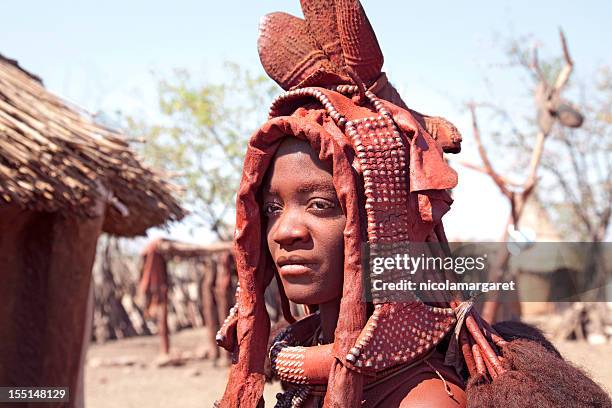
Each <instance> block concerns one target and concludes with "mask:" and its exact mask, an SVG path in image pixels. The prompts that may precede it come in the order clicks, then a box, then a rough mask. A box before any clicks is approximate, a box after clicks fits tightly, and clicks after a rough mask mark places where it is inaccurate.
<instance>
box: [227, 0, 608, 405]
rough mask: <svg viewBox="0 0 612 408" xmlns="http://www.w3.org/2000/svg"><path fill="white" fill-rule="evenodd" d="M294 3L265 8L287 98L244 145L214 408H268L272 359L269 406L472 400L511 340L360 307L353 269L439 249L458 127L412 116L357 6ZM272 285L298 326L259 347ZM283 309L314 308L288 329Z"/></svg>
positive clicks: (465, 307)
mask: <svg viewBox="0 0 612 408" xmlns="http://www.w3.org/2000/svg"><path fill="white" fill-rule="evenodd" d="M302 7H303V10H304V15H305V17H306V20H301V19H297V18H295V17H292V16H289V15H286V14H279V13H277V14H273V15H271V16H269V17H268V18H266V19H264V21H263V27H262V32H261V35H260V43H259V46H260V56H261V59H262V62H263V64H264V67H265V68H266V70H267V72H268V73H269V74H270V75H271V77H272V78H273V79H275V80H276V81H277V82H278V83H279V84H280V85H281V86H282V87H283V88H284V89H293V90H291V91H290V92H287V93H285V94H283V95H281V96H280V97H279V98H277V100H275V102H274V103H273V105H272V108H271V110H270V120H269V121H268V122H267V123H265V124H264V125H263V126H262V127H261V128H260V129H259V130H258V131H257V132H256V133H255V134H254V135H253V137H252V138H251V140H250V142H249V145H248V148H247V154H246V158H245V163H244V170H243V178H242V181H241V185H240V189H239V191H238V197H237V220H236V231H235V248H234V249H235V257H236V263H237V270H238V275H239V282H240V291H239V294H238V299H237V305H236V306H235V307H234V308H233V309H232V312H231V313H230V316H229V317H228V319H227V320H226V322H225V324H224V326H223V328H222V330H221V331H220V332H219V335H218V338H217V340H218V342H219V344H221V345H222V346H224V347H225V348H227V349H228V350H231V351H233V352H234V361H233V366H232V369H231V372H230V377H229V380H228V385H227V388H226V390H225V394H224V396H223V399H222V400H221V401H220V406H223V407H237V406H240V407H256V406H261V405H263V399H262V391H263V386H264V382H265V378H264V361H265V359H266V356H267V355H269V357H270V360H271V364H272V366H273V370H274V372H275V374H276V375H277V376H278V377H279V378H280V379H281V380H282V381H283V385H284V387H285V389H286V391H285V392H284V393H281V394H279V395H278V396H277V399H278V401H277V406H278V407H289V406H296V407H297V406H309V407H316V406H321V405H323V406H326V407H357V406H365V407H375V406H377V407H400V406H419V407H462V406H466V399H470V398H471V397H470V389H468V393H467V395H466V393H465V392H464V389H465V387H466V385H465V384H466V380H467V379H468V377H469V380H470V383H469V386H470V387H471V389H472V390H475V389H476V388H478V387H479V386H481V385H488V384H489V382H490V381H491V380H498V381H499V379H503V378H505V377H507V376H504V374H506V373H507V372H511V371H512V369H513V366H512V365H509V364H508V362H510V363H513V360H511V359H510V357H511V354H508V355H504V356H505V357H506V359H500V358H499V355H500V354H503V351H504V350H510V348H509V345H508V343H507V342H506V341H505V340H504V339H502V338H501V336H499V335H497V333H496V332H495V331H494V330H492V329H491V328H490V327H489V326H488V325H486V323H484V322H482V321H481V320H480V319H479V318H478V315H477V314H475V313H474V311H473V310H472V309H471V304H470V303H469V302H458V301H451V302H448V303H445V304H437V305H436V306H434V305H428V304H425V303H423V302H421V301H419V300H418V299H417V298H413V299H409V300H406V299H404V300H403V302H395V301H394V300H393V299H389V298H376V299H374V300H373V302H371V303H370V302H365V301H364V299H363V293H364V285H363V274H364V272H365V271H364V270H362V262H363V260H364V259H366V256H365V255H366V254H365V253H364V250H365V247H364V244H365V243H368V244H370V246H371V248H374V250H383V251H384V250H385V248H388V247H393V248H397V247H398V246H399V247H401V246H402V245H405V244H406V243H410V242H425V241H427V242H436V243H442V244H443V243H445V242H446V238H445V236H444V230H443V227H442V223H441V218H442V216H443V215H444V213H446V212H447V211H448V209H449V208H450V203H451V201H452V200H451V199H450V196H449V194H448V192H447V190H448V189H451V188H453V187H454V186H455V185H456V182H457V176H456V173H455V172H454V171H453V170H452V169H451V168H450V167H448V165H447V164H446V163H445V161H444V159H443V156H442V152H443V150H444V151H448V152H456V151H458V150H459V148H460V146H459V143H460V137H459V135H458V132H457V131H456V129H455V128H454V127H453V126H452V125H451V124H449V123H448V122H446V121H445V120H443V119H441V118H429V117H427V116H424V115H420V114H418V113H416V112H414V111H410V110H408V109H407V108H406V107H405V104H403V102H402V101H401V99H400V98H399V95H397V92H395V90H394V89H393V88H392V87H391V86H390V85H389V84H388V82H387V81H386V80H385V77H384V74H382V73H381V72H380V68H381V67H382V54H380V52H379V48H378V44H377V43H376V39H375V36H374V35H373V32H372V31H371V27H370V25H369V23H368V21H367V18H366V17H365V14H364V13H363V10H362V9H361V6H360V4H359V2H358V1H355V0H353V1H348V0H336V1H333V0H328V1H303V2H302ZM366 87H367V88H369V90H367V91H366ZM389 101H394V103H395V104H393V103H390V102H389ZM443 246H444V245H442V247H443ZM275 277H276V279H277V280H279V281H280V283H281V285H279V289H280V292H281V299H282V301H283V302H282V303H283V313H284V316H285V318H286V319H287V320H288V321H289V322H290V323H292V324H290V326H289V327H288V328H287V329H286V330H283V331H281V332H280V333H279V334H278V335H277V336H276V337H275V339H274V340H273V342H272V346H271V347H270V348H268V345H267V343H268V337H269V331H270V322H269V318H268V316H267V313H266V310H265V303H264V290H265V288H266V286H267V285H268V284H269V282H270V281H271V280H272V279H274V278H275ZM289 300H292V301H294V302H296V303H301V304H305V305H307V306H308V309H309V311H310V314H309V315H308V316H307V317H306V318H304V319H301V320H299V321H297V322H295V319H294V317H293V316H292V315H291V312H290V309H289V302H288V301H289ZM555 358H556V357H555ZM489 391H490V390H489ZM480 404H481V405H479V406H482V403H480ZM509 406H511V405H509ZM602 406H603V405H602Z"/></svg>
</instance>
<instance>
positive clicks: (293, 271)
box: [278, 263, 314, 276]
mask: <svg viewBox="0 0 612 408" xmlns="http://www.w3.org/2000/svg"><path fill="white" fill-rule="evenodd" d="M313 266H314V264H312V263H299V264H298V263H293V264H292V263H288V264H284V265H281V266H279V268H278V271H279V273H280V274H282V275H283V276H299V275H304V274H307V273H310V272H312V269H313Z"/></svg>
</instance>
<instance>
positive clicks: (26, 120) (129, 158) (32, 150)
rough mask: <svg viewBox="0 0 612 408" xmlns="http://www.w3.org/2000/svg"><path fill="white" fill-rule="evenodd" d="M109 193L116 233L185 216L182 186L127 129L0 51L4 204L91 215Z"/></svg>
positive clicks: (111, 228) (137, 231) (107, 226)
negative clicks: (164, 174)
mask: <svg viewBox="0 0 612 408" xmlns="http://www.w3.org/2000/svg"><path fill="white" fill-rule="evenodd" d="M101 185H102V186H103V187H104V188H101ZM106 190H108V191H106ZM108 193H111V194H112V196H110V195H109V196H108V197H106V198H107V199H108V202H109V203H110V204H111V205H110V206H108V208H109V209H108V210H107V212H106V218H105V220H104V225H103V230H104V231H105V232H108V233H111V234H114V235H119V236H134V235H142V234H144V232H145V230H146V229H147V228H149V227H152V226H156V225H160V224H163V223H165V222H166V221H171V220H178V219H181V218H182V217H183V216H184V212H183V210H182V209H181V207H180V206H179V204H178V202H177V200H176V198H175V195H176V193H177V191H176V188H175V187H173V186H172V185H170V184H168V183H167V182H166V181H164V180H163V179H162V178H161V177H160V175H159V174H157V173H155V172H154V171H152V170H151V169H149V168H147V167H145V166H143V165H142V164H141V163H140V162H139V160H138V159H137V158H136V156H135V155H134V153H133V152H132V151H131V150H130V148H129V145H128V143H127V141H126V139H125V137H123V136H122V135H121V134H119V133H117V132H116V131H113V130H110V129H108V128H106V127H104V126H100V125H99V124H97V123H95V122H94V121H93V119H92V118H91V116H90V115H88V114H87V113H86V112H84V111H82V110H81V109H80V108H78V107H76V106H74V105H70V104H69V103H67V102H66V101H63V100H62V99H60V98H59V97H57V96H55V95H53V94H52V93H50V92H49V91H47V90H46V89H45V88H44V86H43V84H42V81H41V80H40V78H38V77H37V76H35V75H33V74H31V73H29V72H27V71H26V70H24V69H23V68H21V67H20V66H19V64H18V63H17V62H16V61H14V60H10V59H8V58H5V57H3V56H2V55H0V205H1V204H2V203H3V202H5V203H12V204H17V205H19V206H20V207H22V208H28V209H31V210H35V211H49V212H54V211H64V212H69V213H74V214H78V215H87V211H88V208H90V207H91V205H92V203H93V202H94V201H96V199H99V198H100V195H101V194H108Z"/></svg>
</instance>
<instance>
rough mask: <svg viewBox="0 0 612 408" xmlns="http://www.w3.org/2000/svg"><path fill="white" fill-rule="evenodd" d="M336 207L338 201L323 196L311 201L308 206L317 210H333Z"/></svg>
mask: <svg viewBox="0 0 612 408" xmlns="http://www.w3.org/2000/svg"><path fill="white" fill-rule="evenodd" d="M336 207H337V206H336V203H334V202H333V201H329V200H324V199H322V198H318V199H315V200H312V201H310V204H309V206H308V208H311V209H313V210H315V211H325V210H331V209H333V208H336Z"/></svg>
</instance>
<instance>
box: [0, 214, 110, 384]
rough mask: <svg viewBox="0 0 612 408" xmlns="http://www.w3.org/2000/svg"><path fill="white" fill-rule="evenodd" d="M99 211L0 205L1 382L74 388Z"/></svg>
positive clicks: (85, 317) (102, 216)
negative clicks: (80, 213) (79, 213)
mask: <svg viewBox="0 0 612 408" xmlns="http://www.w3.org/2000/svg"><path fill="white" fill-rule="evenodd" d="M103 220H104V214H103V211H102V213H99V214H98V215H96V216H95V217H93V218H78V217H71V216H66V215H64V214H61V213H49V212H34V211H29V210H21V209H19V208H16V207H14V206H8V207H6V206H5V207H3V208H2V209H1V210H0V231H2V234H1V236H0V262H1V265H3V266H2V280H3V284H2V285H0V299H2V302H0V327H2V330H0V384H3V385H7V386H8V385H19V386H69V387H71V392H72V393H74V392H78V389H77V388H78V386H77V377H78V371H79V365H80V363H81V361H80V359H81V352H82V349H83V346H84V344H83V333H84V330H85V325H86V320H87V318H88V316H86V314H87V311H86V309H87V308H86V304H87V297H88V293H89V286H90V282H91V269H92V266H93V261H94V257H95V250H96V242H97V239H98V236H99V234H100V232H101V229H102V224H103Z"/></svg>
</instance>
